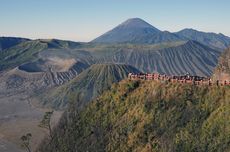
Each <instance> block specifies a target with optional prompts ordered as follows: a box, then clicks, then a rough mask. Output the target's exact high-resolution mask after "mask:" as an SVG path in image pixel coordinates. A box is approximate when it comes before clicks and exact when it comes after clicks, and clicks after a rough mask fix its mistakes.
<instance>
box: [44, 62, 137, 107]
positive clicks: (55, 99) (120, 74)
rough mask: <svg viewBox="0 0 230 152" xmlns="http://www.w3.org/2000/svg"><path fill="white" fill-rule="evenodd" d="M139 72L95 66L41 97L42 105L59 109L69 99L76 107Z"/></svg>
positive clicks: (107, 66)
mask: <svg viewBox="0 0 230 152" xmlns="http://www.w3.org/2000/svg"><path fill="white" fill-rule="evenodd" d="M130 72H134V73H138V72H139V71H138V70H137V69H136V68H133V67H132V66H128V65H119V64H95V65H92V66H91V67H89V68H88V69H86V70H84V71H83V72H82V73H80V74H79V76H77V77H76V78H74V79H73V80H71V81H70V82H68V83H66V84H64V85H62V86H60V87H57V88H54V89H52V90H50V91H48V92H47V93H46V94H45V95H44V94H42V95H41V97H40V98H41V102H42V105H45V106H51V107H53V108H56V109H60V108H63V107H66V106H67V103H68V102H69V100H71V99H75V100H76V101H78V103H77V104H78V105H77V106H78V107H82V106H84V105H85V104H86V103H88V102H89V101H90V100H91V99H93V98H95V97H96V96H98V95H99V94H101V93H102V92H103V91H104V90H107V89H108V88H110V87H111V85H112V84H113V83H115V82H119V81H120V80H122V79H124V78H127V75H128V73H130Z"/></svg>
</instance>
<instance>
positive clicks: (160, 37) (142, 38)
mask: <svg viewBox="0 0 230 152" xmlns="http://www.w3.org/2000/svg"><path fill="white" fill-rule="evenodd" d="M181 40H194V41H198V42H200V43H202V44H204V45H207V46H209V47H213V48H216V49H221V50H222V49H226V48H227V47H228V46H230V38H229V37H227V36H225V35H223V34H215V33H205V32H201V31H197V30H194V29H184V30H181V31H179V32H176V33H170V32H167V31H160V30H159V29H157V28H155V27H154V26H152V25H150V24H148V23H147V22H145V21H144V20H142V19H139V18H132V19H128V20H127V21H125V22H123V23H122V24H120V25H118V26H117V27H115V28H114V29H112V30H111V31H108V32H106V33H105V34H103V35H101V36H99V37H98V38H96V39H94V40H93V41H92V42H94V43H136V44H143V43H144V44H155V43H162V42H173V41H181Z"/></svg>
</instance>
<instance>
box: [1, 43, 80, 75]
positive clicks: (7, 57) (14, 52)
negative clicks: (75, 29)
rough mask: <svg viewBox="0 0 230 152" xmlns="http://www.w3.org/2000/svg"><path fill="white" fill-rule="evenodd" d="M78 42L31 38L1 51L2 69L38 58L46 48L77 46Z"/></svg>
mask: <svg viewBox="0 0 230 152" xmlns="http://www.w3.org/2000/svg"><path fill="white" fill-rule="evenodd" d="M78 45H80V44H79V43H77V42H71V41H63V40H56V39H47V40H31V41H26V42H22V43H20V44H18V45H16V46H13V47H11V48H9V49H6V50H4V51H2V52H0V71H2V70H6V69H11V68H14V67H17V66H19V65H21V64H23V63H26V62H29V61H30V62H31V61H33V60H36V59H37V58H38V57H37V54H38V53H39V52H41V51H43V50H45V49H63V48H75V47H77V46H78Z"/></svg>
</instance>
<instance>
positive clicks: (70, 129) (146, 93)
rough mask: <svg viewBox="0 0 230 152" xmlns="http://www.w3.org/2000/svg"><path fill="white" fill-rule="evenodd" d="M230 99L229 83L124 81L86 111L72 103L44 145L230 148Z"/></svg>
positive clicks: (220, 151) (96, 149) (51, 148)
mask: <svg viewBox="0 0 230 152" xmlns="http://www.w3.org/2000/svg"><path fill="white" fill-rule="evenodd" d="M229 99H230V87H217V86H212V87H208V86H191V85H182V84H173V83H160V82H154V81H129V80H124V81H122V82H120V83H119V84H115V85H113V87H112V88H111V89H110V90H109V91H107V92H105V93H103V95H101V96H100V97H98V98H97V99H96V100H94V101H93V102H91V103H90V104H89V105H88V106H87V107H86V108H85V109H84V110H82V111H77V110H76V108H75V106H76V105H75V103H74V102H73V103H72V104H71V105H70V107H69V109H68V111H67V112H66V113H65V114H64V115H63V118H62V120H61V122H60V123H59V125H58V127H57V128H56V129H55V131H54V132H53V136H54V139H53V140H52V141H47V140H44V141H43V143H42V144H41V146H40V149H39V150H40V151H41V152H75V151H78V152H85V151H89V152H101V151H109V152H114V151H118V152H126V151H127V152H128V151H130V152H131V151H134V152H149V151H153V152H155V151H157V152H166V151H167V152H176V151H178V152H181V151H186V152H190V151H191V152H207V151H209V152H214V151H215V152H228V151H230V114H229V113H230V101H229ZM50 142H51V143H50ZM49 143H50V144H49Z"/></svg>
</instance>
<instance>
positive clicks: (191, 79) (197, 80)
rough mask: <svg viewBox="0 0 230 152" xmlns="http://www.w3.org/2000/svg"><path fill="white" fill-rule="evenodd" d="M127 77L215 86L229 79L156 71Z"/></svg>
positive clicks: (225, 83)
mask: <svg viewBox="0 0 230 152" xmlns="http://www.w3.org/2000/svg"><path fill="white" fill-rule="evenodd" d="M128 78H129V79H130V80H137V79H142V80H155V81H159V80H160V81H169V82H172V83H187V84H194V85H209V86H211V85H213V84H216V85H217V86H219V85H221V86H222V85H230V81H227V80H225V81H219V80H217V81H216V82H214V83H213V82H212V80H211V79H210V78H207V77H199V76H190V75H188V74H186V75H183V76H168V75H165V74H163V75H162V74H158V73H152V74H151V73H145V74H143V73H138V74H134V73H129V74H128Z"/></svg>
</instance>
